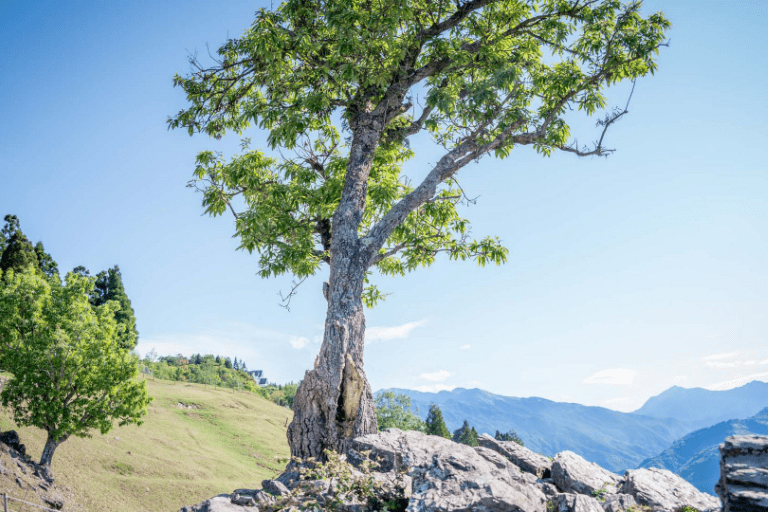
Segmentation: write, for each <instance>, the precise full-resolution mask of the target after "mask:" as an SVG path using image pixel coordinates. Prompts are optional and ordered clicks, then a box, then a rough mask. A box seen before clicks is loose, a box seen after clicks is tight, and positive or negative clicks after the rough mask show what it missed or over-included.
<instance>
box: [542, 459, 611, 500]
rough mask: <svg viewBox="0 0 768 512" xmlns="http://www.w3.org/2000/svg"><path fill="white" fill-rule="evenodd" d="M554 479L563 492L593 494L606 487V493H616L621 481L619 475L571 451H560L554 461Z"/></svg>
mask: <svg viewBox="0 0 768 512" xmlns="http://www.w3.org/2000/svg"><path fill="white" fill-rule="evenodd" d="M552 480H554V482H555V485H556V486H557V487H558V489H560V491H561V492H565V493H568V492H570V493H578V494H586V495H587V496H593V495H594V494H593V493H595V492H597V491H600V490H601V489H605V493H606V494H615V493H616V491H617V489H618V487H619V485H620V483H621V478H620V477H619V475H616V474H614V473H611V472H610V471H606V470H605V469H603V468H601V467H600V466H598V465H597V464H595V463H594V462H588V461H586V460H584V459H583V458H582V457H580V456H578V455H576V454H575V453H573V452H571V451H564V452H560V453H558V454H557V455H555V460H554V462H552Z"/></svg>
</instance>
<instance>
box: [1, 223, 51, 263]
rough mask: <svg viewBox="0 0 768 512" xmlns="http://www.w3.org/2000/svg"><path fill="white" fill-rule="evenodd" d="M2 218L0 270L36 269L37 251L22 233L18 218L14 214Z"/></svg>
mask: <svg viewBox="0 0 768 512" xmlns="http://www.w3.org/2000/svg"><path fill="white" fill-rule="evenodd" d="M4 220H5V226H4V227H3V230H2V234H3V252H2V255H0V271H3V272H7V271H8V270H9V269H13V271H14V272H17V273H18V272H30V271H35V270H38V269H39V267H38V261H37V253H36V252H35V248H34V247H33V246H32V242H30V241H29V239H28V238H27V237H26V236H25V235H24V233H22V231H21V225H20V223H19V218H18V217H16V216H15V215H6V216H5V218H4ZM41 247H42V245H41Z"/></svg>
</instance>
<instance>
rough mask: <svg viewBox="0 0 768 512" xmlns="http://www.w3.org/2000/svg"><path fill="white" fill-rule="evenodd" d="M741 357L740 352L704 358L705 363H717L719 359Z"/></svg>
mask: <svg viewBox="0 0 768 512" xmlns="http://www.w3.org/2000/svg"><path fill="white" fill-rule="evenodd" d="M737 355H739V353H738V352H725V353H722V354H712V355H709V356H705V357H702V359H703V360H704V361H716V360H718V359H730V358H732V357H736V356H737Z"/></svg>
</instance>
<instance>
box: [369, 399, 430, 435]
mask: <svg viewBox="0 0 768 512" xmlns="http://www.w3.org/2000/svg"><path fill="white" fill-rule="evenodd" d="M375 403H376V420H377V422H378V424H379V430H384V429H387V428H399V429H400V430H418V431H419V432H424V429H425V426H424V422H423V421H421V419H420V418H419V417H418V416H416V414H414V413H413V412H412V411H411V398H410V397H409V396H408V395H402V394H401V395H395V394H394V393H393V392H392V391H385V392H383V393H379V394H378V396H377V397H376V402H375Z"/></svg>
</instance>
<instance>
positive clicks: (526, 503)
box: [350, 429, 546, 512]
mask: <svg viewBox="0 0 768 512" xmlns="http://www.w3.org/2000/svg"><path fill="white" fill-rule="evenodd" d="M350 451H352V452H358V453H360V452H365V451H368V452H370V456H371V458H372V459H374V460H376V461H377V462H379V464H380V469H381V470H384V471H395V472H396V473H407V475H408V476H410V477H411V478H412V482H413V483H412V486H413V492H412V495H411V497H410V500H409V504H408V508H407V511H408V512H426V511H444V512H448V511H451V512H464V511H466V512H470V511H475V512H502V511H504V512H507V511H509V512H514V511H519V512H544V511H545V502H546V500H545V497H544V494H543V493H542V492H541V491H540V490H539V489H537V488H536V487H535V486H532V485H529V484H527V483H525V481H524V480H522V479H521V477H520V475H521V474H520V473H519V470H518V472H517V474H516V473H515V466H514V465H511V464H507V463H506V462H507V461H505V460H504V459H503V458H501V457H498V458H495V459H493V460H492V461H489V460H488V459H486V458H485V457H483V455H481V454H480V453H478V452H477V451H475V450H474V449H472V448H471V447H469V446H466V445H463V444H457V443H454V442H453V441H451V440H448V439H444V438H442V437H438V436H428V435H425V434H423V433H421V432H413V431H408V432H403V431H401V430H398V429H388V430H385V431H384V432H380V433H378V434H370V435H367V436H362V437H359V438H356V439H354V440H353V441H352V442H351V443H350ZM486 455H487V454H486ZM353 458H354V457H350V459H353Z"/></svg>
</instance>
